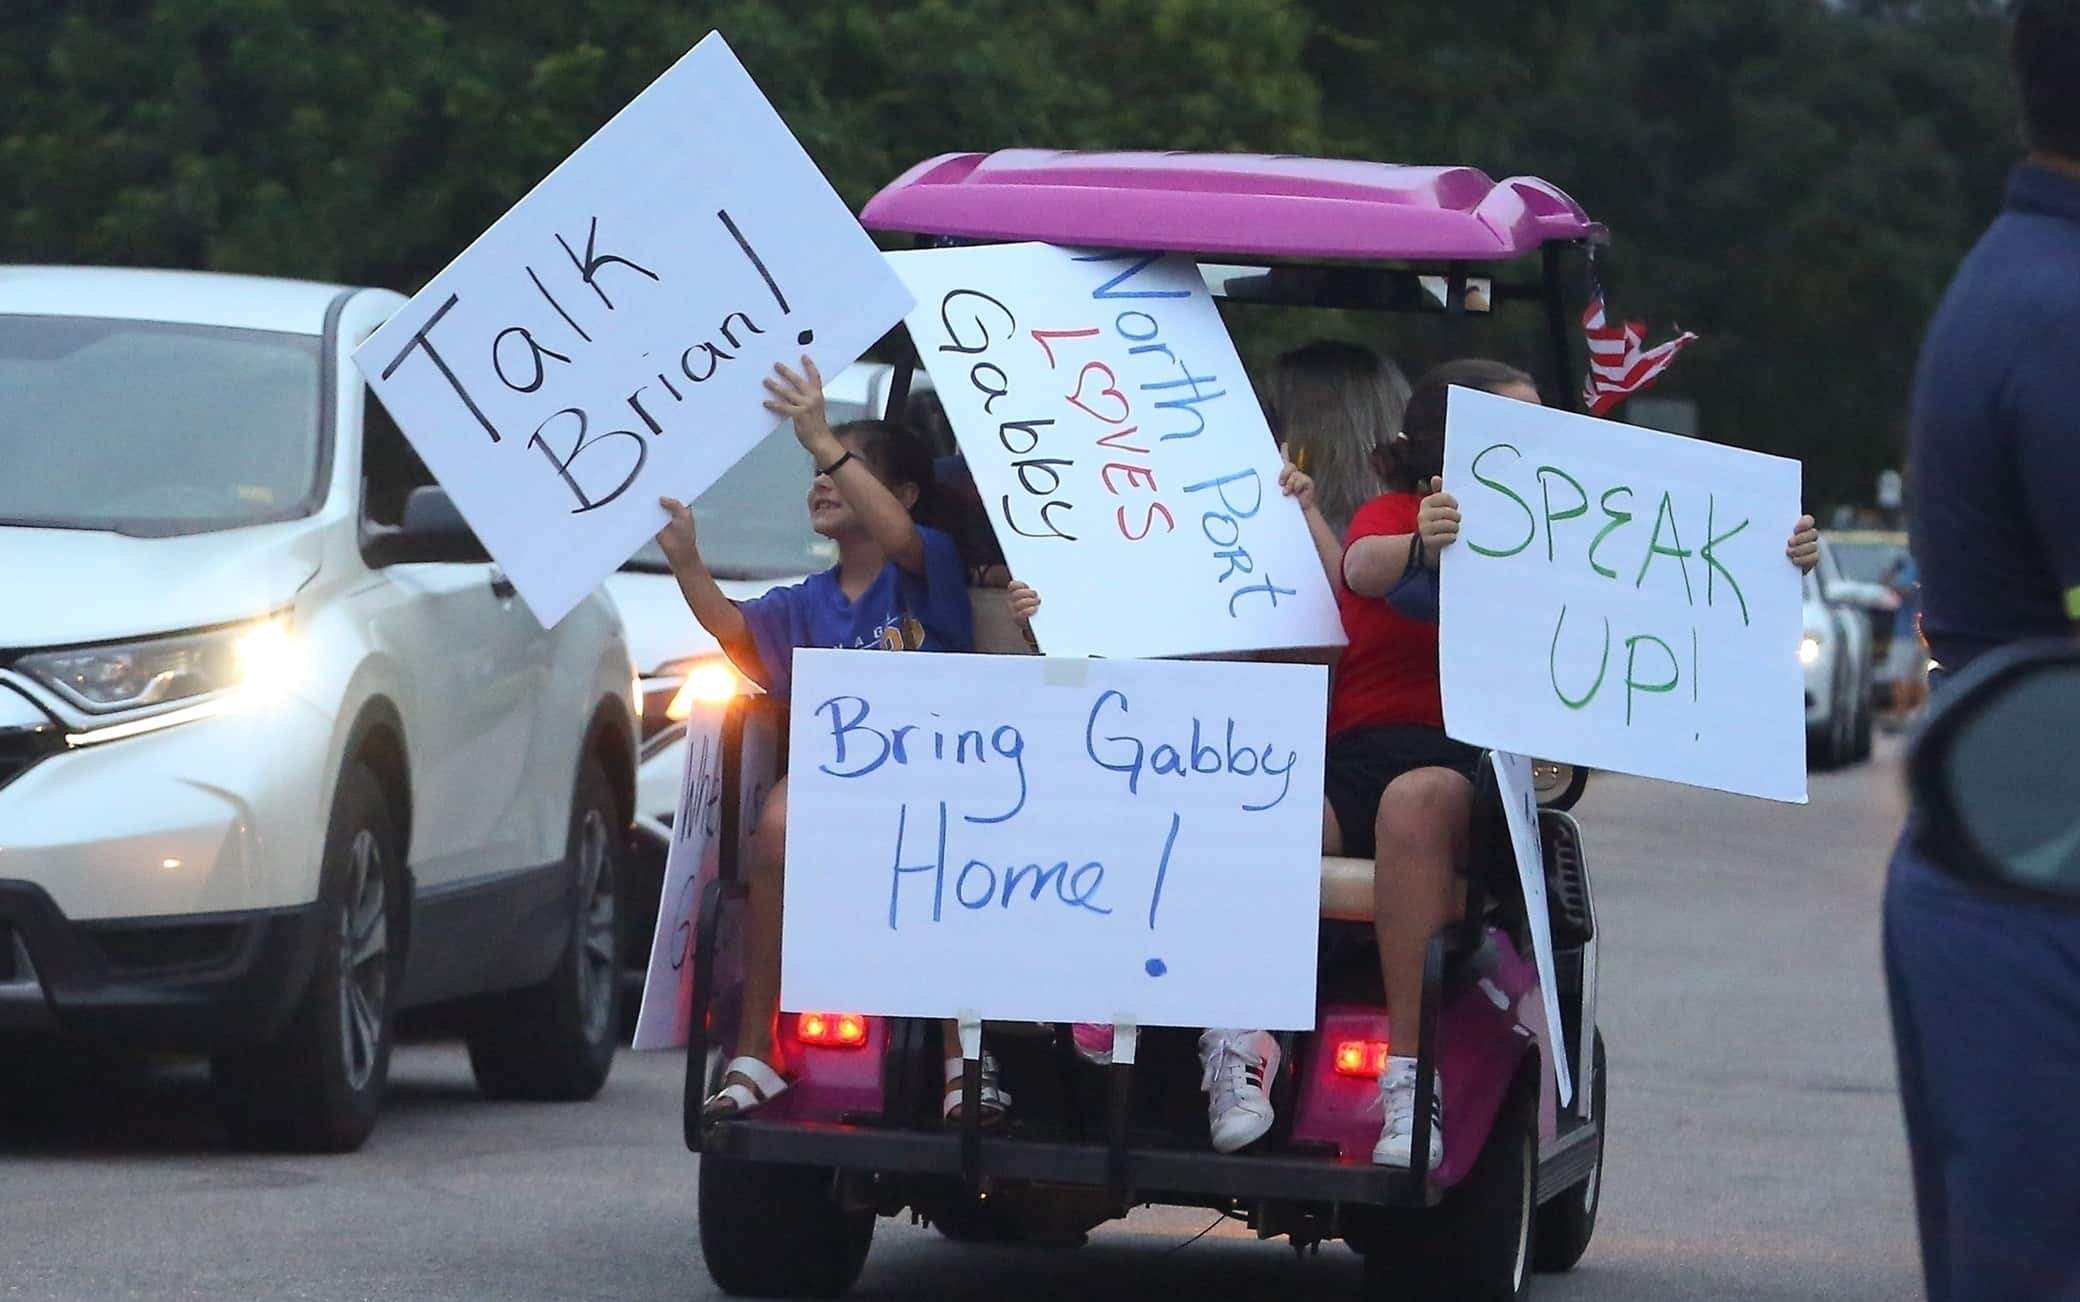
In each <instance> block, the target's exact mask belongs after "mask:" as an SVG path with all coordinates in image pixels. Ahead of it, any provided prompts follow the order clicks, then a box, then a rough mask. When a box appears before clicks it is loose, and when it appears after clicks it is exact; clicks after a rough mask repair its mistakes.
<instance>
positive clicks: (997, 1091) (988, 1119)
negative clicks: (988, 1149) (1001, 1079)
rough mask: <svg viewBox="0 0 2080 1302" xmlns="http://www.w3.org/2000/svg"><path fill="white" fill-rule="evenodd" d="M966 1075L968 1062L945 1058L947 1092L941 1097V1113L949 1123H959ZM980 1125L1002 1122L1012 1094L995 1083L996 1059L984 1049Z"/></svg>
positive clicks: (990, 1125) (983, 1126)
mask: <svg viewBox="0 0 2080 1302" xmlns="http://www.w3.org/2000/svg"><path fill="white" fill-rule="evenodd" d="M966 1078H967V1063H966V1062H965V1061H964V1060H963V1059H960V1058H948V1059H947V1060H946V1093H945V1095H944V1097H943V1098H942V1099H941V1111H940V1115H942V1116H943V1117H944V1118H945V1119H946V1124H947V1125H949V1126H958V1125H959V1124H960V1123H961V1094H962V1086H963V1084H964V1083H965V1081H966ZM979 1102H980V1111H981V1114H982V1115H981V1119H980V1124H981V1126H982V1128H983V1129H984V1130H988V1129H991V1128H992V1127H995V1126H1001V1125H1003V1124H1004V1118H1005V1117H1006V1116H1008V1115H1010V1112H1011V1094H1010V1092H1009V1091H1008V1090H1006V1089H1005V1088H1004V1087H1003V1086H1002V1085H1000V1084H998V1083H997V1060H996V1057H995V1056H994V1055H992V1054H991V1053H989V1052H988V1051H987V1050H985V1051H984V1052H983V1055H982V1089H981V1098H980V1100H979Z"/></svg>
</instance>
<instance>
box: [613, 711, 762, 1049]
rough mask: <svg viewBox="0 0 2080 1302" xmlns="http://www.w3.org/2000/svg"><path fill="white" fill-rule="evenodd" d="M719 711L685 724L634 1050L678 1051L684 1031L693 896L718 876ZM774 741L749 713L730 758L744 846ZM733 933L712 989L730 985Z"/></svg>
mask: <svg viewBox="0 0 2080 1302" xmlns="http://www.w3.org/2000/svg"><path fill="white" fill-rule="evenodd" d="M725 709H726V707H725V706H722V705H708V704H702V705H696V706H695V707H694V713H693V714H692V716H691V717H690V718H688V719H687V721H686V773H685V777H684V779H683V780H682V782H681V784H680V789H679V805H678V808H677V809H676V810H675V811H674V813H673V815H672V843H671V847H670V849H669V850H668V851H667V852H666V855H665V865H664V887H663V890H662V892H661V894H660V896H659V898H658V902H657V931H656V934H655V935H654V936H652V938H651V941H650V963H649V966H648V968H647V970H646V971H645V974H644V978H643V1002H642V1006H641V1007H640V1009H638V1011H637V1013H636V1033H635V1041H634V1047H635V1048H637V1049H682V1048H684V1047H686V1038H687V1030H688V1028H689V1027H690V1026H691V1024H692V1021H691V1019H692V1010H693V956H694V948H695V945H696V943H697V941H698V939H699V938H698V937H697V936H696V935H695V933H694V928H695V926H696V924H697V923H698V920H699V915H700V902H701V896H702V894H703V893H705V892H706V890H707V888H708V883H709V882H712V881H714V880H715V878H716V875H717V873H718V872H719V871H720V869H721V849H722V760H723V753H722V723H723V714H724V711H725ZM776 741H777V736H776V733H775V730H774V727H773V724H772V722H771V720H770V719H768V718H766V717H763V716H760V715H757V714H754V715H752V717H751V718H750V719H748V720H746V721H745V726H744V740H743V744H742V748H741V750H740V751H739V759H738V763H739V764H740V765H741V766H742V768H741V769H740V772H741V773H742V774H743V778H742V785H741V787H740V792H741V795H740V800H741V802H742V803H741V804H740V805H739V806H738V809H739V814H740V817H739V819H738V823H737V825H738V827H739V828H740V829H741V835H742V837H743V838H744V839H745V840H746V841H748V840H749V838H750V836H751V835H752V833H753V831H754V830H755V829H756V828H757V826H758V814H759V811H760V810H761V809H762V808H763V807H764V805H765V800H766V795H767V793H768V792H770V791H771V790H772V789H773V780H774V776H775V761H776V758H777V755H776V751H775V742H776ZM739 852H740V854H741V852H742V845H741V844H740V846H739ZM737 934H738V929H737V928H735V927H730V926H725V927H723V928H722V942H721V950H720V951H719V952H718V953H717V955H716V967H715V974H716V980H717V984H718V985H722V984H727V983H728V982H729V981H730V980H731V979H732V972H731V967H732V966H733V965H732V963H731V960H732V959H734V958H735V947H734V946H733V945H732V944H731V943H730V942H731V941H733V940H734V939H735V937H736V936H737Z"/></svg>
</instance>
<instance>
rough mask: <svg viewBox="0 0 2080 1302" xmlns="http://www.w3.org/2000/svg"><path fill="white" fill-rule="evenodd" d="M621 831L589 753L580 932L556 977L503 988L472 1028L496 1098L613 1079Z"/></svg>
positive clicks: (576, 801) (582, 1090)
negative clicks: (507, 990)
mask: <svg viewBox="0 0 2080 1302" xmlns="http://www.w3.org/2000/svg"><path fill="white" fill-rule="evenodd" d="M621 841H622V838H621V836H620V819H619V815H618V814H617V812H616V805H615V802H614V791H613V788H612V787H611V786H610V785H609V784H608V782H607V775H606V772H605V770H603V769H602V768H601V767H600V765H599V761H597V760H594V759H590V758H588V759H586V761H585V764H584V767H582V768H581V769H580V770H579V771H578V785H577V789H576V791H575V792H574V794H573V797H572V801H571V822H570V839H569V842H568V849H567V850H566V854H565V862H566V863H568V864H569V865H570V868H571V873H572V876H573V878H574V881H573V885H572V894H573V899H574V906H573V908H572V910H571V930H570V939H569V941H568V942H567V943H566V944H565V946H564V951H563V954H562V956H561V957H560V958H558V959H557V961H556V969H555V971H554V972H552V973H551V974H550V976H549V979H548V980H547V981H544V982H543V983H542V984H540V985H538V986H534V987H531V988H529V989H526V990H519V991H515V992H513V993H511V994H507V995H500V996H496V997H495V998H494V999H493V1000H492V1001H491V1002H490V1003H488V1004H487V1005H486V1006H485V1008H484V1011H483V1013H482V1017H481V1020H480V1021H478V1022H477V1023H476V1025H475V1026H474V1027H473V1029H472V1030H471V1032H470V1035H469V1065H470V1069H471V1070H472V1071H473V1072H475V1073H476V1077H477V1086H478V1088H480V1089H482V1090H483V1091H484V1093H485V1094H487V1095H489V1096H491V1097H492V1098H495V1099H536V1100H547V1101H570V1102H575V1101H579V1100H583V1099H589V1098H591V1097H592V1096H593V1095H595V1094H597V1093H599V1091H600V1088H601V1087H602V1086H604V1085H605V1084H606V1083H607V1072H608V1071H609V1070H610V1069H611V1068H612V1067H613V1065H614V1043H615V1032H616V1030H617V1029H618V1027H619V1025H620V1022H619V1018H618V1011H617V1010H618V1009H619V1007H620V1003H621V944H620V926H621V922H620V890H621V854H622V846H621Z"/></svg>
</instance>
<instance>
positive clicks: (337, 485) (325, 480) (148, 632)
mask: <svg viewBox="0 0 2080 1302" xmlns="http://www.w3.org/2000/svg"><path fill="white" fill-rule="evenodd" d="M404 301H405V300H404V299H403V298H402V297H401V296H399V295H397V294H393V293H389V292H387V291H382V290H373V289H353V288H343V287H339V286H332V285H317V284H309V283H304V282H297V281H281V280H265V279H258V278H251V277H237V276H216V275H207V274H202V273H191V272H150V271H119V270H99V269H86V268H0V450H4V452H5V456H4V460H0V464H4V465H5V467H6V469H5V472H4V473H0V574H5V575H6V576H7V578H6V581H5V583H4V584H0V1042H4V1041H5V1040H7V1039H8V1038H10V1037H16V1036H46V1037H48V1036H58V1037H65V1038H74V1039H93V1038H101V1039H112V1040H115V1041H117V1042H119V1043H122V1044H126V1045H135V1046H165V1047H171V1048H177V1049H192V1050H201V1051H205V1052H208V1053H209V1054H210V1055H211V1062H212V1074H213V1078H214V1082H215V1086H216V1088H217V1090H218V1092H219V1093H220V1095H221V1097H222V1100H223V1102H224V1105H225V1106H224V1116H225V1118H226V1121H227V1124H228V1125H229V1126H230V1128H231V1129H232V1131H233V1133H234V1136H235V1137H237V1138H238V1139H240V1140H242V1141H245V1142H250V1143H256V1144H261V1145H265V1146H270V1147H290V1148H300V1149H315V1150H341V1149H349V1148H353V1147H355V1146H357V1145H359V1144H360V1143H361V1142H362V1140H363V1139H364V1138H366V1136H367V1135H368V1133H369V1130H370V1128H371V1127H372V1126H373V1124H374V1121H375V1117H376V1111H377V1108H378V1106H379V1104H380V1102H381V1100H382V1096H383V1092H384V1085H385V1080H386V1076H387V1071H388V1063H389V1056H390V1047H391V1043H392V1038H393V1024H394V1020H395V1018H396V1015H397V1014H398V1012H399V1011H400V1010H403V1009H406V1008H412V1007H418V1006H426V1005H441V1006H446V1007H452V1008H455V1009H457V1010H459V1022H460V1025H461V1027H462V1029H463V1030H464V1032H465V1034H466V1035H467V1037H468V1043H469V1052H470V1061H471V1065H472V1067H473V1068H474V1070H475V1074H476V1077H477V1080H478V1082H479V1084H480V1085H481V1086H482V1087H483V1089H484V1090H485V1092H486V1093H487V1094H490V1095H493V1096H496V1097H506V1098H545V1099H546V1098H558V1099H576V1098H586V1097H590V1096H591V1095H592V1094H594V1093H595V1092H597V1091H598V1090H599V1088H600V1087H601V1085H602V1084H603V1083H604V1082H605V1080H606V1076H607V1073H608V1070H609V1068H610V1066H611V1063H612V1059H613V1053H614V1049H615V1037H614V1031H615V1023H616V1016H615V1013H616V1003H617V1001H618V999H619V983H618V981H617V980H616V979H615V978H616V975H617V969H618V954H617V944H616V937H617V926H618V913H619V908H618V904H619V901H618V896H619V892H620V890H621V889H622V881H621V868H622V865H623V861H624V859H625V857H626V846H627V833H628V828H629V825H630V820H631V817H632V814H633V809H634V793H635V754H636V740H637V737H636V733H637V713H636V708H635V704H634V693H633V683H632V678H633V663H632V661H631V659H630V657H629V654H628V650H627V646H626V643H625V640H624V638H623V633H622V626H621V621H620V618H619V616H618V615H617V613H616V612H615V610H614V608H613V605H612V603H611V602H610V601H609V600H608V599H607V598H606V597H605V596H604V595H603V594H597V593H596V594H594V595H593V596H591V597H590V598H588V599H587V600H586V601H585V602H584V603H582V604H581V605H580V606H579V607H578V608H577V609H576V610H574V611H573V612H572V613H571V614H570V615H568V616H566V617H565V618H564V619H563V620H562V621H561V622H560V623H558V624H557V626H556V627H555V628H554V629H550V630H544V629H543V628H542V627H541V625H540V624H539V623H537V622H536V620H535V618H534V616H533V615H532V614H531V613H530V612H529V611H528V609H527V607H526V605H525V604H524V603H523V602H521V601H519V600H518V599H517V597H516V595H515V593H514V590H513V588H512V585H511V584H510V583H508V582H507V581H506V580H505V578H504V576H503V575H501V574H500V573H499V572H498V570H497V569H496V568H495V567H494V566H493V565H492V564H491V563H490V562H489V560H488V558H487V557H486V556H485V555H484V553H483V550H482V547H481V545H480V544H479V543H478V542H477V541H476V539H475V538H474V537H473V536H472V535H471V534H470V532H469V531H468V529H467V527H466V526H465V525H464V524H463V522H462V519H461V516H460V515H459V514H458V513H457V512H456V510H455V509H454V507H453V505H452V504H451V503H450V502H449V500H448V499H447V497H446V495H445V494H444V493H442V492H441V490H440V489H439V488H437V487H435V486H434V484H433V481H432V479H431V477H430V476H428V474H427V473H426V470H425V468H424V466H423V465H421V464H420V462H419V459H418V457H417V456H416V455H415V454H414V453H413V452H412V450H411V448H410V447H409V445H408V444H407V443H406V442H405V440H404V438H403V437H402V435H400V434H399V433H398V431H397V428H396V426H395V425H393V424H392V423H391V421H390V420H389V418H388V415H387V413H385V412H384V411H383V409H382V407H381V405H380V404H379V403H377V402H376V401H374V400H373V399H372V398H371V397H370V395H369V393H368V391H367V388H366V386H365V385H364V384H363V383H362V381H361V378H360V374H359V372H358V371H356V370H355V368H354V365H353V363H352V360H351V355H352V353H353V350H354V348H355V347H356V345H358V344H359V343H360V342H361V341H362V340H364V339H366V338H367V337H368V336H369V334H371V333H372V332H373V331H374V330H375V329H376V327H377V326H379V325H380V324H382V322H383V320H384V319H385V318H386V317H388V316H389V315H390V314H391V313H392V312H394V311H395V310H396V309H397V308H398V307H399V306H401V305H402V304H403V303H404ZM6 1060H8V1051H7V1050H6V1049H5V1047H0V1061H6Z"/></svg>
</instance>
